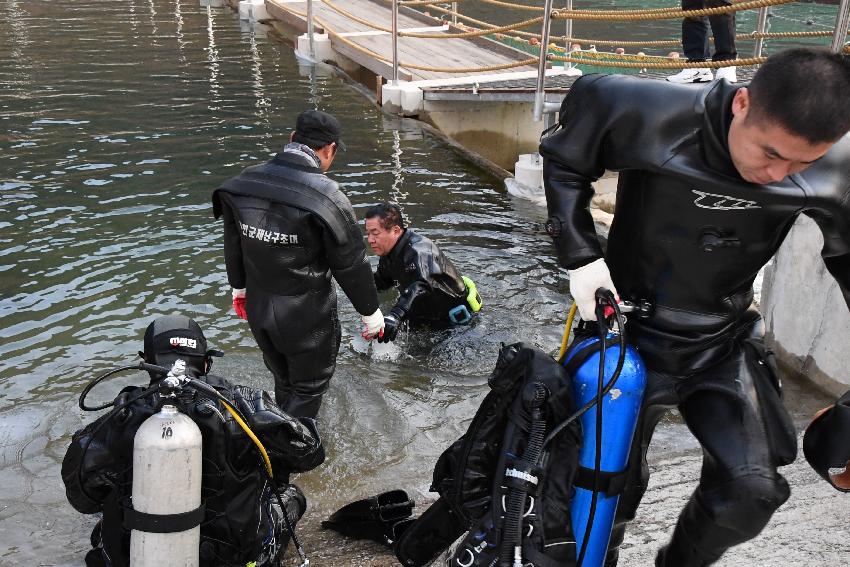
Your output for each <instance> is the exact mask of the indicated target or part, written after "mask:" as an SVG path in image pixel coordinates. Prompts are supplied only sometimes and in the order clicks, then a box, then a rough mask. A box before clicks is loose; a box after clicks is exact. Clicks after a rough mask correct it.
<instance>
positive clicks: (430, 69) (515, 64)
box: [299, 14, 539, 73]
mask: <svg viewBox="0 0 850 567" xmlns="http://www.w3.org/2000/svg"><path fill="white" fill-rule="evenodd" d="M299 15H302V16H303V14H299ZM313 19H314V20H316V23H317V24H319V25H320V26H322V28H324V30H325V32H326V33H328V34H329V35H332V36H334V37H335V38H336V39H337V40H339V41H341V42H342V43H344V44H346V45H348V46H349V47H352V48H353V49H356V50H357V51H359V52H361V53H365V54H367V55H369V56H371V57H374V58H375V59H378V60H379V61H383V62H384V63H392V59H391V58H389V57H384V56H383V55H381V54H380V53H376V52H375V51H372V50H371V49H368V48H366V47H363V46H360V45H357V44H356V43H354V42H353V41H351V40H350V39H348V38H347V37H345V36H343V35H340V34H339V33H338V32H336V31H335V30H333V29H331V28H330V27H329V26H328V25H327V24H326V23H325V22H323V21H322V20H321V19H320V18H316V17H314V18H313ZM538 59H539V58H538V57H531V58H529V59H524V60H522V61H512V62H510V63H502V64H500V65H486V66H481V67H429V66H426V65H414V64H411V63H405V62H403V61H399V62H398V66H399V69H401V68H402V67H404V68H405V69H415V70H417V71H428V72H432V73H484V72H488V71H501V70H504V69H513V68H515V67H524V66H526V65H534V64H536V63H537V61H538Z"/></svg>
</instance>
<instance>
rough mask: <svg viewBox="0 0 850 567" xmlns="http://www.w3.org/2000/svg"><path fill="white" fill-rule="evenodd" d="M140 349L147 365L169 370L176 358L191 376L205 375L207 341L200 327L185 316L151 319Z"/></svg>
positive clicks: (166, 316)
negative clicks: (182, 362)
mask: <svg viewBox="0 0 850 567" xmlns="http://www.w3.org/2000/svg"><path fill="white" fill-rule="evenodd" d="M144 349H145V350H144V353H142V354H143V356H144V359H145V362H147V363H149V364H156V365H158V366H162V367H165V368H171V366H172V365H173V364H174V361H175V360H177V359H178V358H180V359H183V361H184V362H185V363H186V370H187V371H189V372H190V373H191V374H194V375H196V376H198V375H202V374H206V360H207V357H208V352H207V339H206V338H205V337H204V332H203V331H202V330H201V326H200V325H198V324H197V323H196V322H195V321H194V320H193V319H190V318H189V317H186V316H185V315H178V314H174V315H165V316H163V317H157V318H156V319H154V320H153V321H152V322H151V324H150V325H148V328H147V329H146V330H145V342H144ZM151 377H152V378H153V376H151ZM160 378H161V376H160Z"/></svg>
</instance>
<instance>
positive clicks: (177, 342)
mask: <svg viewBox="0 0 850 567" xmlns="http://www.w3.org/2000/svg"><path fill="white" fill-rule="evenodd" d="M169 342H170V343H171V346H173V347H175V348H177V347H187V348H198V341H196V340H195V339H187V338H185V337H171V339H170V341H169Z"/></svg>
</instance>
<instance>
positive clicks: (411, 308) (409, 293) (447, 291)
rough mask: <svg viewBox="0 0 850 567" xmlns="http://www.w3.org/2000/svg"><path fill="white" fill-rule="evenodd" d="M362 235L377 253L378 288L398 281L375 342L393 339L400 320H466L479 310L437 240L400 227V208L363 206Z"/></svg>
mask: <svg viewBox="0 0 850 567" xmlns="http://www.w3.org/2000/svg"><path fill="white" fill-rule="evenodd" d="M366 239H367V240H368V241H369V246H371V248H372V250H373V251H374V252H375V254H377V255H378V256H380V257H381V259H380V260H379V261H378V270H377V271H376V272H375V285H376V286H377V288H378V289H379V290H384V289H389V288H390V287H392V286H393V285H398V290H399V293H400V294H401V295H400V296H399V298H398V301H397V302H396V304H395V305H394V306H393V308H392V309H391V310H390V312H389V313H388V314H387V316H386V317H385V318H384V321H385V323H386V326H385V327H384V333H383V335H382V336H381V337H380V338H378V341H379V342H388V341H393V340H395V338H396V334H397V333H398V328H399V325H401V323H402V322H404V321H410V322H411V323H412V324H414V325H416V324H428V325H436V326H440V325H447V324H455V325H458V324H466V323H468V322H469V321H470V320H471V319H472V315H473V314H474V313H476V312H477V311H478V310H480V309H481V297H480V296H479V295H478V291H477V289H476V288H475V284H474V283H473V282H472V280H471V279H469V278H467V277H465V276H461V275H460V273H459V272H458V271H457V268H455V266H454V264H452V262H451V260H449V259H448V258H447V257H446V256H445V255H444V254H443V253H442V252H440V249H439V248H437V245H436V244H434V243H433V242H431V241H430V240H428V239H427V238H425V237H424V236H421V235H419V234H416V233H415V232H413V231H412V230H411V229H409V228H405V227H404V219H403V218H402V215H401V211H400V210H399V208H398V207H397V206H395V205H392V204H390V203H381V204H379V205H375V206H374V207H372V208H370V209H369V210H368V211H366Z"/></svg>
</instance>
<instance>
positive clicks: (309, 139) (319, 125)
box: [295, 110, 345, 151]
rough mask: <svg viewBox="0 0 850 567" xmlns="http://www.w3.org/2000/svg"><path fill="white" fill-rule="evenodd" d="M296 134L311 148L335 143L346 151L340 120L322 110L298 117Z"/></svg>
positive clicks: (309, 111)
mask: <svg viewBox="0 0 850 567" xmlns="http://www.w3.org/2000/svg"><path fill="white" fill-rule="evenodd" d="M295 133H296V134H297V135H298V137H299V138H300V139H301V141H302V142H303V143H305V144H307V145H308V146H310V147H316V148H323V147H325V146H327V145H328V144H330V143H331V142H335V143H336V146H337V147H338V148H339V149H341V150H342V151H345V144H344V143H343V142H342V137H341V136H342V126H340V124H339V120H337V119H336V118H334V117H333V116H332V115H330V114H328V113H327V112H322V111H321V110H306V111H304V112H302V113H301V114H299V115H298V119H297V120H296V122H295Z"/></svg>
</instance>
